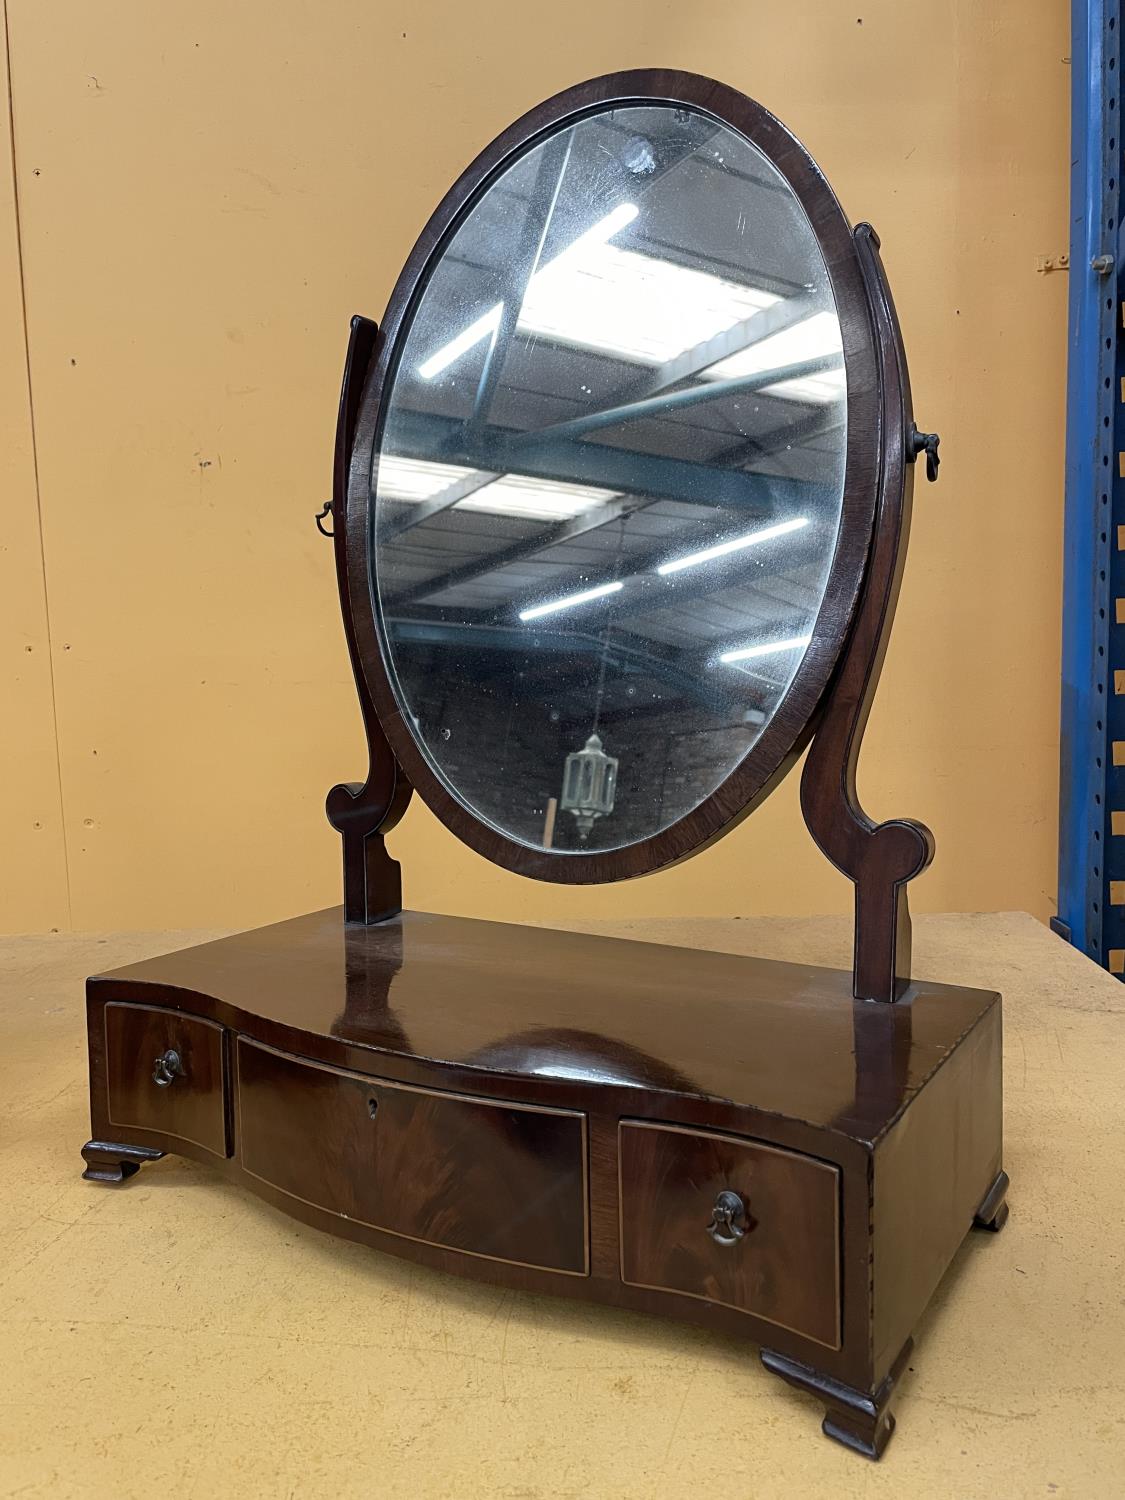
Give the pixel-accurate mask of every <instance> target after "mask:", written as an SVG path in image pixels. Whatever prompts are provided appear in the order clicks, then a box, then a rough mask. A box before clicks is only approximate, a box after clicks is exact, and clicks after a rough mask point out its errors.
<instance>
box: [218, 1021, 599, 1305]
mask: <svg viewBox="0 0 1125 1500" xmlns="http://www.w3.org/2000/svg"><path fill="white" fill-rule="evenodd" d="M237 1059H238V1120H239V1127H238V1128H239V1149H240V1152H241V1156H242V1165H243V1167H244V1168H245V1169H246V1171H247V1172H249V1173H251V1174H252V1175H253V1176H255V1177H259V1178H261V1179H262V1180H263V1181H264V1182H267V1183H270V1184H272V1185H273V1186H274V1187H275V1188H279V1189H280V1190H281V1191H282V1192H283V1193H287V1194H289V1195H290V1196H291V1197H293V1198H296V1199H299V1200H301V1201H302V1202H304V1203H308V1204H311V1205H313V1206H314V1207H316V1208H320V1209H323V1210H324V1211H325V1212H327V1213H331V1214H337V1215H339V1216H340V1217H341V1218H346V1219H351V1220H354V1221H357V1222H359V1223H361V1224H368V1225H370V1226H371V1227H373V1228H375V1229H381V1230H384V1231H385V1232H386V1233H388V1234H394V1235H399V1236H401V1237H403V1238H405V1239H410V1240H419V1241H422V1242H424V1243H427V1244H431V1245H440V1246H442V1247H444V1248H446V1249H450V1250H460V1251H462V1252H464V1253H465V1254H468V1255H477V1256H484V1257H485V1258H487V1259H490V1260H500V1261H507V1262H510V1263H513V1264H517V1265H528V1266H537V1267H541V1268H543V1269H546V1270H553V1271H565V1272H567V1273H569V1274H571V1275H575V1276H585V1275H588V1274H589V1260H588V1253H587V1244H588V1238H589V1237H588V1233H587V1225H586V1218H587V1212H586V1206H587V1188H586V1117H585V1115H582V1114H576V1113H574V1112H572V1111H569V1110H560V1109H547V1108H542V1107H539V1106H533V1105H522V1104H511V1103H508V1102H492V1101H489V1100H487V1099H476V1098H471V1097H469V1096H467V1095H462V1094H449V1093H442V1092H440V1091H436V1090H432V1089H422V1088H415V1087H412V1086H410V1085H407V1084H400V1083H388V1082H386V1081H385V1080H383V1079H379V1078H369V1077H366V1076H365V1075H363V1074H360V1073H348V1072H344V1071H343V1070H341V1069H338V1068H330V1067H326V1066H324V1065H323V1064H320V1063H313V1062H309V1061H307V1060H306V1059H303V1058H298V1057H291V1056H289V1055H288V1054H287V1053H284V1052H277V1051H275V1050H274V1049H273V1048H271V1047H266V1046H263V1045H261V1044H260V1043H258V1042H253V1041H251V1040H250V1039H249V1038H248V1037H244V1036H240V1037H239V1038H238V1045H237Z"/></svg>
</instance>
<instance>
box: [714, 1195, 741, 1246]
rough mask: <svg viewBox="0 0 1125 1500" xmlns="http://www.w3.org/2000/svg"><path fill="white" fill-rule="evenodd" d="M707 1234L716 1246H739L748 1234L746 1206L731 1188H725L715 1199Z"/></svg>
mask: <svg viewBox="0 0 1125 1500" xmlns="http://www.w3.org/2000/svg"><path fill="white" fill-rule="evenodd" d="M707 1233H708V1234H709V1235H710V1236H711V1238H712V1239H713V1240H714V1241H715V1243H716V1245H737V1244H738V1242H739V1240H740V1239H741V1238H742V1237H743V1235H744V1234H745V1233H746V1205H745V1203H743V1201H742V1199H741V1198H740V1197H739V1195H738V1194H737V1193H732V1192H731V1190H730V1189H729V1188H724V1189H723V1191H722V1192H721V1193H720V1194H719V1196H718V1197H717V1198H716V1199H715V1206H714V1208H713V1209H712V1210H711V1222H710V1224H708V1226H707Z"/></svg>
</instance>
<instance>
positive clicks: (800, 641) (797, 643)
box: [719, 635, 812, 662]
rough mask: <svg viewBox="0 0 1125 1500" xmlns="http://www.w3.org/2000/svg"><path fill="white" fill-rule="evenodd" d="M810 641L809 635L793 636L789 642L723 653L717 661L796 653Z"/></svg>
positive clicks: (744, 647)
mask: <svg viewBox="0 0 1125 1500" xmlns="http://www.w3.org/2000/svg"><path fill="white" fill-rule="evenodd" d="M811 640H812V636H811V635H795V636H793V638H792V639H791V640H788V641H770V642H769V643H768V644H767V645H765V646H743V647H742V649H741V650H739V651H724V652H723V654H722V656H720V657H719V660H720V661H721V662H732V661H750V660H751V659H752V658H753V657H756V656H772V655H773V654H774V652H775V651H796V650H798V649H799V648H800V647H802V646H807V645H808V644H809V642H810V641H811Z"/></svg>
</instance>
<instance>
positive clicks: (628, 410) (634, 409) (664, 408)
mask: <svg viewBox="0 0 1125 1500" xmlns="http://www.w3.org/2000/svg"><path fill="white" fill-rule="evenodd" d="M842 359H843V356H842V355H840V354H821V355H818V356H817V357H816V358H815V359H802V360H797V361H796V362H795V363H793V362H791V363H789V364H784V365H777V366H775V368H774V369H772V370H758V371H756V372H755V373H754V374H753V375H736V376H733V377H732V378H731V379H729V380H709V381H708V382H707V383H706V384H705V385H689V386H688V387H686V389H684V390H682V391H670V392H668V393H667V394H665V395H661V396H650V397H649V398H647V399H646V400H644V401H629V402H626V403H625V404H624V405H623V406H610V407H607V408H606V409H605V410H604V411H592V412H589V413H588V414H587V415H586V416H584V417H574V418H572V419H571V420H570V421H569V422H557V423H556V424H555V425H554V426H553V427H540V428H538V429H537V430H536V431H534V432H528V433H525V434H524V435H523V436H522V437H520V438H519V439H517V441H516V442H515V443H514V444H513V445H512V448H513V451H514V452H515V453H516V454H522V453H523V451H524V450H525V449H526V448H528V447H531V446H533V445H534V444H535V443H539V442H543V441H544V440H554V441H556V442H557V441H558V440H559V439H562V438H565V439H566V440H567V441H573V440H574V439H575V438H580V437H585V436H586V434H587V433H588V432H599V431H601V429H602V428H605V427H618V426H621V425H622V424H623V423H626V422H639V421H642V420H643V419H644V418H645V417H655V418H657V419H659V418H660V417H666V416H668V415H669V413H671V412H678V411H683V410H685V409H686V408H688V407H692V406H702V405H703V404H704V403H705V402H707V401H721V400H722V399H723V398H724V397H725V396H750V395H753V394H754V393H755V392H756V391H761V390H764V389H765V388H766V387H767V386H771V385H778V384H780V382H781V381H783V380H804V379H805V378H806V377H807V376H809V375H823V374H824V373H825V371H826V370H835V369H838V368H839V366H840V364H841V362H842Z"/></svg>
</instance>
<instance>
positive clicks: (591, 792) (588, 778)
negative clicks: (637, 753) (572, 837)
mask: <svg viewBox="0 0 1125 1500" xmlns="http://www.w3.org/2000/svg"><path fill="white" fill-rule="evenodd" d="M616 791H617V759H616V757H615V756H612V755H607V754H606V753H605V750H604V749H603V748H602V740H601V736H600V735H599V734H598V733H597V732H595V733H594V734H592V735H591V736H590V738H589V739H588V740H587V741H586V743H585V745H584V746H583V748H582V749H581V750H572V751H571V753H570V754H569V755H568V756H567V758H566V765H565V767H564V768H563V790H562V800H561V803H560V806H561V807H562V810H563V812H568V813H572V814H573V815H574V821H575V823H576V824H577V826H578V837H579V838H580V839H581V840H582V842H583V843H585V842H586V840H587V839H588V838H589V837H590V833H591V830H592V829H593V826H594V824H595V823H596V822H597V820H598V819H599V818H604V817H608V816H609V814H610V813H611V812H612V811H613V799H614V795H615V794H616Z"/></svg>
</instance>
